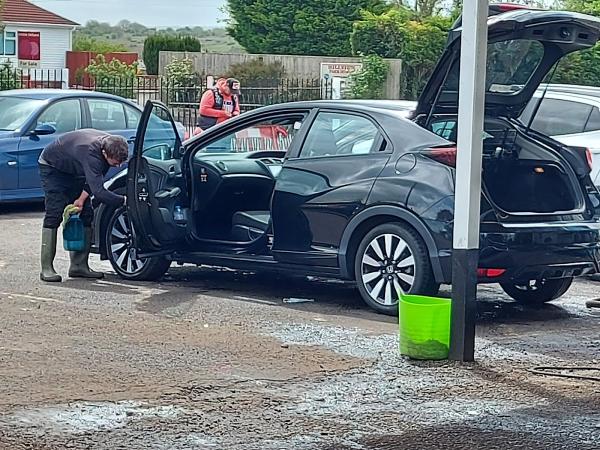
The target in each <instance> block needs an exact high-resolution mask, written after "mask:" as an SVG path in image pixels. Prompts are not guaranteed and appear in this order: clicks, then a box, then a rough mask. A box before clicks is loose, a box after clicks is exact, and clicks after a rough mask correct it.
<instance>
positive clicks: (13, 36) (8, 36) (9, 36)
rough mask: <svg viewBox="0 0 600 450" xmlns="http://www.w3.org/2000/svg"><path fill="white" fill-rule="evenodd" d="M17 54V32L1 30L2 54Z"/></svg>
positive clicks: (0, 50) (0, 47)
mask: <svg viewBox="0 0 600 450" xmlns="http://www.w3.org/2000/svg"><path fill="white" fill-rule="evenodd" d="M16 54H17V33H16V32H14V31H4V32H2V31H0V55H4V56H14V55H16Z"/></svg>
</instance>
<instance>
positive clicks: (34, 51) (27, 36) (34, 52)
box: [19, 31, 40, 61]
mask: <svg viewBox="0 0 600 450" xmlns="http://www.w3.org/2000/svg"><path fill="white" fill-rule="evenodd" d="M19 59H20V60H24V61H39V60H40V33H39V31H19Z"/></svg>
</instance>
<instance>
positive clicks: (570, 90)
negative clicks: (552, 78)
mask: <svg viewBox="0 0 600 450" xmlns="http://www.w3.org/2000/svg"><path fill="white" fill-rule="evenodd" d="M546 86H547V88H548V92H560V93H564V94H576V95H580V96H585V97H594V98H600V87H595V86H581V85H577V84H548V85H545V84H542V85H541V86H540V87H539V88H538V93H539V92H543V91H544V90H545V89H546Z"/></svg>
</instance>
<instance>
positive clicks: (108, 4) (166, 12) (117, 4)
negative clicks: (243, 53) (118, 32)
mask: <svg viewBox="0 0 600 450" xmlns="http://www.w3.org/2000/svg"><path fill="white" fill-rule="evenodd" d="M29 1H30V2H31V3H35V4H36V5H38V6H41V7H42V8H45V9H48V10H50V11H52V12H55V13H57V14H59V15H61V16H63V17H66V18H67V19H71V20H74V21H75V22H78V23H80V24H82V25H84V24H85V23H86V22H87V21H88V20H98V21H100V22H109V23H111V24H116V23H117V22H119V21H120V20H123V19H127V20H129V21H130V22H138V23H141V24H143V25H146V26H148V27H180V26H181V27H183V26H187V25H190V26H202V27H215V26H224V24H223V23H222V22H220V20H222V19H224V18H225V14H224V13H223V12H221V10H220V9H221V8H222V6H223V5H224V4H225V0H29Z"/></svg>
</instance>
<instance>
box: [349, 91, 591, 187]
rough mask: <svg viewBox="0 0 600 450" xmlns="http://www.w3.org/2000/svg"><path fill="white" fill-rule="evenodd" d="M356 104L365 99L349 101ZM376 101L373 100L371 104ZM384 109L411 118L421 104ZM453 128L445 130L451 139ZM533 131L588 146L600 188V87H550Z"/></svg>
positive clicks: (535, 98) (530, 109)
mask: <svg viewBox="0 0 600 450" xmlns="http://www.w3.org/2000/svg"><path fill="white" fill-rule="evenodd" d="M544 90H546V86H543V87H542V88H540V89H539V90H538V91H537V92H536V93H535V94H534V96H533V98H532V100H531V102H530V103H529V104H528V105H527V107H526V108H525V110H524V111H523V114H522V115H521V117H520V120H521V121H522V122H523V123H524V124H527V123H528V122H529V120H530V119H531V114H532V113H533V112H534V110H535V107H536V105H537V103H538V102H539V100H540V98H541V97H542V95H543V93H544ZM348 101H352V102H356V103H360V102H362V100H348ZM371 102H372V101H371ZM379 103H380V104H381V105H382V106H384V105H385V106H387V107H389V105H394V106H395V107H396V109H397V110H398V112H399V114H401V115H403V116H405V117H409V116H410V115H411V114H412V113H413V112H414V110H415V108H416V105H417V102H413V101H409V100H380V101H379ZM451 128H452V127H449V128H446V129H444V130H443V133H444V137H446V138H451V135H452V132H453V130H452V129H451ZM531 128H532V129H533V130H535V131H539V132H541V133H543V134H545V135H547V136H551V137H552V138H554V139H556V140H557V141H559V142H561V143H563V144H565V145H569V146H574V147H586V148H588V149H589V150H590V152H591V153H592V173H591V178H592V181H593V182H594V184H595V185H596V186H598V187H599V188H600V87H588V86H576V85H567V84H550V85H548V89H547V90H546V93H545V95H544V100H543V101H542V104H541V105H540V107H539V109H538V111H537V113H536V115H535V118H534V120H533V123H532V124H531Z"/></svg>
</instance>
